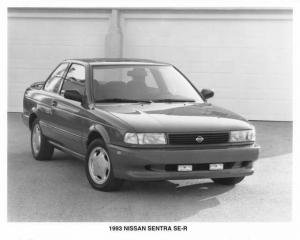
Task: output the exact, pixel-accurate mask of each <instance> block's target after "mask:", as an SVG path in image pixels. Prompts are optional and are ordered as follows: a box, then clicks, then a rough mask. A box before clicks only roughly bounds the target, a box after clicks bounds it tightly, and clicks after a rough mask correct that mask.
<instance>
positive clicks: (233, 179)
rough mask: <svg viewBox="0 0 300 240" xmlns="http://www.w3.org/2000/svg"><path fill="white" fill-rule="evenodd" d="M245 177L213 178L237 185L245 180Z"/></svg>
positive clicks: (220, 182) (215, 180)
mask: <svg viewBox="0 0 300 240" xmlns="http://www.w3.org/2000/svg"><path fill="white" fill-rule="evenodd" d="M244 178H245V177H231V178H212V180H213V181H214V182H215V183H217V184H221V185H235V184H238V183H240V182H241V181H243V179H244Z"/></svg>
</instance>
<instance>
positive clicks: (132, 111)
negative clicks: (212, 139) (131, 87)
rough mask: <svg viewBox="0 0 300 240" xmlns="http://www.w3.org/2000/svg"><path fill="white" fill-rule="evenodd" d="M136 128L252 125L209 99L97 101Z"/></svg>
mask: <svg viewBox="0 0 300 240" xmlns="http://www.w3.org/2000/svg"><path fill="white" fill-rule="evenodd" d="M97 108H98V109H99V110H100V109H101V111H103V110H104V111H106V112H108V113H110V114H112V115H113V116H115V117H116V118H118V119H119V120H121V121H123V122H125V123H127V124H128V125H129V126H130V127H131V128H133V129H134V130H135V131H136V132H199V131H224V130H242V129H252V128H253V126H252V125H251V124H249V123H248V122H247V121H246V120H245V119H244V118H243V117H241V116H239V115H237V114H235V113H233V112H231V111H228V110H226V109H224V108H221V107H217V106H213V105H211V104H208V103H151V104H138V103H120V104H97V105H96V109H97Z"/></svg>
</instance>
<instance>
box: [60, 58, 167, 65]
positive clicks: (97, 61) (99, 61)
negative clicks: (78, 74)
mask: <svg viewBox="0 0 300 240" xmlns="http://www.w3.org/2000/svg"><path fill="white" fill-rule="evenodd" d="M65 61H67V62H81V63H85V64H91V65H114V64H115V65H127V64H128V65H140V64H141V65H171V64H169V63H164V62H158V61H154V60H149V59H139V58H74V59H66V60H65Z"/></svg>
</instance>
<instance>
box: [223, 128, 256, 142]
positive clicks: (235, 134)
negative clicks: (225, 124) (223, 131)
mask: <svg viewBox="0 0 300 240" xmlns="http://www.w3.org/2000/svg"><path fill="white" fill-rule="evenodd" d="M254 141H255V129H253V130H243V131H231V132H230V138H229V142H254Z"/></svg>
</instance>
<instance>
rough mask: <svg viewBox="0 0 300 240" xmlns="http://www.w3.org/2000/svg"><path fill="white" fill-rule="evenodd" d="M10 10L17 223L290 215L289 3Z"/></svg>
mask: <svg viewBox="0 0 300 240" xmlns="http://www.w3.org/2000/svg"><path fill="white" fill-rule="evenodd" d="M5 11H6V21H7V34H6V36H5V37H6V38H7V45H6V46H5V48H7V69H4V70H5V71H7V79H3V81H7V106H6V109H7V111H6V112H5V115H6V119H7V145H6V148H7V149H6V151H7V163H6V164H7V182H6V183H7V184H6V185H7V200H6V201H7V213H6V214H7V218H6V221H7V222H8V223H10V224H15V223H20V224H22V223H27V224H28V223H35V224H36V223H57V222H60V223H61V224H63V223H67V222H68V223H106V224H107V227H106V231H107V232H111V233H113V232H123V234H125V232H126V231H132V232H133V231H141V232H142V231H145V232H147V231H148V232H151V231H152V232H153V231H164V232H173V233H174V232H178V233H179V232H181V234H184V232H188V231H189V228H190V225H189V224H192V223H198V224H199V226H201V223H212V224H217V223H292V221H293V211H294V209H293V171H295V170H294V169H293V166H294V164H293V125H294V124H293V122H294V113H293V53H294V49H293V37H294V11H295V10H294V8H293V6H292V5H290V6H287V5H279V6H271V5H266V6H261V5H260V6H245V5H243V6H240V7H239V6H238V5H237V6H234V7H228V6H226V4H224V5H222V4H220V5H218V6H214V7H209V6H207V5H206V6H203V7H201V5H200V4H197V5H196V6H192V5H188V6H182V7H180V6H176V5H174V6H171V5H169V6H165V5H164V6H159V5H158V6H152V7H151V6H150V7H149V6H142V5H136V6H134V5H129V6H124V5H121V4H120V6H119V7H118V6H108V5H105V6H103V7H101V4H100V5H99V4H98V5H95V6H93V5H91V4H89V5H87V6H78V5H77V4H75V5H74V6H72V4H71V1H70V3H69V4H67V5H65V6H62V5H60V4H57V6H55V5H54V6H53V5H51V6H48V7H47V6H46V5H41V6H38V5H37V6H36V5H33V6H28V5H26V4H24V5H23V6H22V5H20V4H17V5H12V6H7V8H6V9H5ZM162 223H169V224H162ZM174 224H175V225H174ZM216 231H218V230H216ZM170 234H171V233H170ZM99 238H100V235H99ZM18 239H29V238H18ZM30 239H39V238H34V237H32V238H30ZM41 239H42V238H41ZM249 239H250V238H249ZM251 239H252V238H251ZM253 239H254V238H253Z"/></svg>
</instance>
